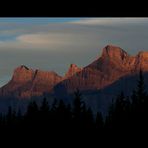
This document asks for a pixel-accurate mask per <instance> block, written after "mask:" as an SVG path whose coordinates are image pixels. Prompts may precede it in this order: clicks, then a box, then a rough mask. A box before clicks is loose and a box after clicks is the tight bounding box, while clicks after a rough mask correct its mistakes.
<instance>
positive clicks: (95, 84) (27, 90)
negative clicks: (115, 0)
mask: <svg viewBox="0 0 148 148" xmlns="http://www.w3.org/2000/svg"><path fill="white" fill-rule="evenodd" d="M140 69H142V71H143V72H144V73H145V78H146V79H147V78H148V73H147V72H148V52H145V51H140V52H139V53H138V54H137V55H135V56H130V55H129V54H128V53H127V52H126V51H124V50H123V49H122V48H120V47H118V46H114V45H107V46H106V47H104V48H103V49H102V54H101V56H100V57H99V58H98V59H96V60H94V61H93V62H92V63H90V64H89V65H87V66H85V67H83V68H79V67H78V66H77V65H75V64H71V65H70V67H69V68H68V70H67V72H66V73H65V75H64V76H63V77H61V76H59V75H58V74H57V73H55V72H53V71H42V70H33V69H30V68H28V67H26V66H24V65H22V66H19V67H18V68H16V69H15V70H14V73H13V77H12V79H11V80H10V81H9V82H8V83H7V84H6V85H5V86H3V87H2V88H0V96H1V98H19V99H22V98H27V99H29V98H32V97H41V98H42V97H43V96H44V95H45V94H46V96H50V95H51V96H54V97H57V98H62V99H65V100H66V99H68V100H70V99H69V98H71V97H73V95H72V94H73V92H74V91H75V90H76V89H77V88H78V89H79V90H80V91H81V92H82V93H83V99H84V100H85V102H86V104H87V105H90V106H91V107H93V108H94V110H97V109H98V108H99V109H101V110H103V111H104V112H106V111H107V108H108V106H109V105H110V103H111V101H112V99H113V98H114V97H115V96H116V95H117V94H118V93H119V92H120V91H122V90H124V92H125V94H126V95H130V94H129V93H130V92H131V91H132V89H133V88H134V87H135V85H136V82H137V74H138V73H139V70H140Z"/></svg>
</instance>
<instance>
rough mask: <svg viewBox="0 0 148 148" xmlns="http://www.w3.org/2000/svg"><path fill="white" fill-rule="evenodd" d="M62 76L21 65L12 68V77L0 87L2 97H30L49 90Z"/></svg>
mask: <svg viewBox="0 0 148 148" xmlns="http://www.w3.org/2000/svg"><path fill="white" fill-rule="evenodd" d="M61 80H62V77H61V76H59V75H58V74H56V73H55V72H50V71H48V72H46V71H41V70H33V69H29V68H28V67H26V66H24V65H22V66H20V67H17V68H16V69H15V70H14V73H13V77H12V79H11V80H10V81H9V82H8V83H7V84H6V85H5V86H3V87H2V88H1V89H0V95H1V96H4V97H15V98H30V97H32V96H41V95H43V92H46V91H48V92H49V91H51V89H52V87H53V86H54V85H55V84H57V83H58V82H60V81H61Z"/></svg>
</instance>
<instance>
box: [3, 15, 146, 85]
mask: <svg viewBox="0 0 148 148" xmlns="http://www.w3.org/2000/svg"><path fill="white" fill-rule="evenodd" d="M108 44H112V45H116V46H119V47H121V48H122V49H124V50H125V51H127V52H128V53H129V54H131V55H135V54H137V52H139V51H141V50H144V51H148V18H107V17H106V18H101V17H100V18H46V17H44V18H31V17H30V18H27V17H26V18H0V87H1V86H3V85H4V84H6V83H7V82H8V81H9V80H10V79H11V77H12V74H13V71H14V69H15V68H16V67H18V66H20V65H26V66H27V67H29V68H32V69H41V70H45V71H55V72H57V73H58V74H59V75H61V76H63V75H64V74H65V72H66V71H67V69H68V68H69V65H70V64H72V63H74V64H76V65H78V66H79V67H84V66H86V65H88V64H89V63H91V62H92V61H94V60H95V59H96V58H98V57H99V56H100V55H101V52H102V48H103V47H105V46H106V45H108Z"/></svg>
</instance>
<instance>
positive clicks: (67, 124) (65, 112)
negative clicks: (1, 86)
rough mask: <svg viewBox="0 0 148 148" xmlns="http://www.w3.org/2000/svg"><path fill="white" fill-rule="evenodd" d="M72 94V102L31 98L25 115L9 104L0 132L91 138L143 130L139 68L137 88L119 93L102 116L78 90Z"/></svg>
mask: <svg viewBox="0 0 148 148" xmlns="http://www.w3.org/2000/svg"><path fill="white" fill-rule="evenodd" d="M74 96H75V98H74V101H73V104H72V105H71V104H65V103H64V102H63V100H60V101H59V102H58V101H57V100H56V99H55V100H54V102H53V104H52V105H51V106H49V104H48V101H47V100H46V98H44V99H43V101H42V104H41V106H38V105H37V103H36V102H35V101H33V102H30V103H29V105H28V108H27V111H26V113H25V114H22V113H21V111H20V110H19V111H18V112H16V111H15V110H12V108H11V107H9V109H8V112H7V114H6V115H2V114H1V115H0V131H1V132H6V131H7V132H8V133H10V131H11V132H19V133H25V132H26V133H27V132H29V133H30V134H32V133H33V134H35V133H42V134H43V135H44V134H45V133H46V134H48V135H49V134H50V135H52V136H55V137H58V136H62V135H63V134H67V135H69V136H70V135H72V134H75V133H76V134H77V137H82V136H85V137H89V138H90V137H91V138H92V137H94V136H96V135H97V137H104V136H106V135H107V136H111V135H113V134H120V135H121V133H127V132H128V134H131V133H134V132H135V131H145V130H147V126H148V122H147V118H148V94H147V93H146V90H145V84H144V77H143V73H142V71H141V70H140V72H139V80H138V82H137V88H136V89H135V90H133V92H132V95H131V96H125V95H124V93H123V92H121V93H119V95H118V96H117V97H116V101H115V102H114V103H112V105H111V106H110V108H109V112H108V115H107V117H105V118H103V117H102V114H101V112H98V113H97V114H96V116H95V115H94V114H93V112H92V110H91V108H90V107H86V104H85V102H83V101H82V100H81V98H82V95H81V93H80V91H79V90H78V89H77V91H75V92H74ZM90 99H91V98H90Z"/></svg>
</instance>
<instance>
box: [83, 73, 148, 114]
mask: <svg viewBox="0 0 148 148" xmlns="http://www.w3.org/2000/svg"><path fill="white" fill-rule="evenodd" d="M143 76H144V82H145V89H146V90H145V91H146V92H148V72H145V73H143ZM137 81H138V74H133V75H129V76H124V77H122V78H120V79H119V80H117V81H115V82H114V83H112V84H111V85H109V86H107V87H105V88H103V89H100V90H94V91H93V90H90V91H83V92H82V94H83V100H84V101H85V102H86V104H87V105H88V106H89V105H90V106H91V107H92V109H93V110H94V111H95V112H97V111H101V112H102V113H103V115H104V116H105V115H106V114H107V112H108V109H109V107H110V105H111V104H112V103H114V102H115V99H116V98H117V95H119V94H120V92H121V91H123V93H124V94H125V96H131V95H132V91H133V90H136V89H137Z"/></svg>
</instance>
